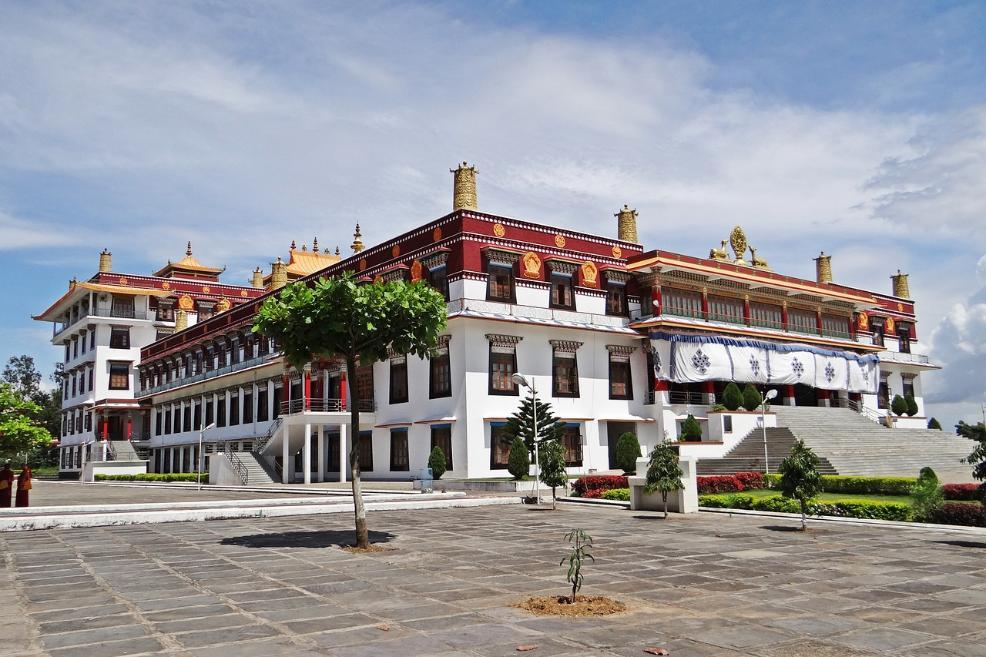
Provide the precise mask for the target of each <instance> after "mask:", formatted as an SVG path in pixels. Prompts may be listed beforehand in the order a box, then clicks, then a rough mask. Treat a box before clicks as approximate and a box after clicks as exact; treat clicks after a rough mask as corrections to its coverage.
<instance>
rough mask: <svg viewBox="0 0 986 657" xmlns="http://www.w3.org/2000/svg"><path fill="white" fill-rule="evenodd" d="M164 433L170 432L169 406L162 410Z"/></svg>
mask: <svg viewBox="0 0 986 657" xmlns="http://www.w3.org/2000/svg"><path fill="white" fill-rule="evenodd" d="M164 433H165V434H170V433H171V408H170V407H169V408H166V409H165V411H164Z"/></svg>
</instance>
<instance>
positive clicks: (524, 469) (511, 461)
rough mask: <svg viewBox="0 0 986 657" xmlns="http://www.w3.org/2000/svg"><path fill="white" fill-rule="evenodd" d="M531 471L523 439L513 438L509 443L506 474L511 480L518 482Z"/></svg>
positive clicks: (529, 456)
mask: <svg viewBox="0 0 986 657" xmlns="http://www.w3.org/2000/svg"><path fill="white" fill-rule="evenodd" d="M530 471H531V453H530V452H528V451H527V445H526V444H525V443H524V440H523V438H520V437H518V438H514V441H513V442H512V443H510V454H509V456H508V457H507V472H509V473H510V474H511V475H513V478H514V479H515V480H517V481H520V480H521V479H523V478H524V477H526V476H527V474H528V473H529V472H530Z"/></svg>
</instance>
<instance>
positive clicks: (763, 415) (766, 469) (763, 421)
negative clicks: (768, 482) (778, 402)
mask: <svg viewBox="0 0 986 657" xmlns="http://www.w3.org/2000/svg"><path fill="white" fill-rule="evenodd" d="M776 396H777V390H776V389H774V388H771V389H770V390H768V391H767V394H766V395H764V396H763V401H762V402H760V430H761V431H763V473H764V474H770V461H768V460H767V402H769V401H770V400H771V399H773V398H774V397H776Z"/></svg>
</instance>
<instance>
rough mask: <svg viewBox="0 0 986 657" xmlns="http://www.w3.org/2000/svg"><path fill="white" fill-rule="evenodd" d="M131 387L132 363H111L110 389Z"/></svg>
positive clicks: (127, 388)
mask: <svg viewBox="0 0 986 657" xmlns="http://www.w3.org/2000/svg"><path fill="white" fill-rule="evenodd" d="M129 389H130V363H110V390H129Z"/></svg>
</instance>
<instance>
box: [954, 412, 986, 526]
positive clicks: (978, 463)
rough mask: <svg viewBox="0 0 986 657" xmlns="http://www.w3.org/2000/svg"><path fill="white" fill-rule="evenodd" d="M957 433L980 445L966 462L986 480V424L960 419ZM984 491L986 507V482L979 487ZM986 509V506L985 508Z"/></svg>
mask: <svg viewBox="0 0 986 657" xmlns="http://www.w3.org/2000/svg"><path fill="white" fill-rule="evenodd" d="M955 433H957V434H959V435H960V436H962V437H964V438H968V439H969V440H975V441H976V442H977V443H979V445H977V446H976V448H975V449H974V450H972V454H969V456H967V457H966V459H965V462H966V463H968V464H970V465H971V466H972V476H973V478H974V479H977V480H979V481H982V482H986V424H983V423H982V422H979V423H977V424H967V423H966V422H963V421H961V420H960V421H959V423H958V424H957V425H955ZM979 492H980V493H982V502H983V506H984V507H986V483H983V485H982V486H980V487H979ZM984 511H986V508H984Z"/></svg>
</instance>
